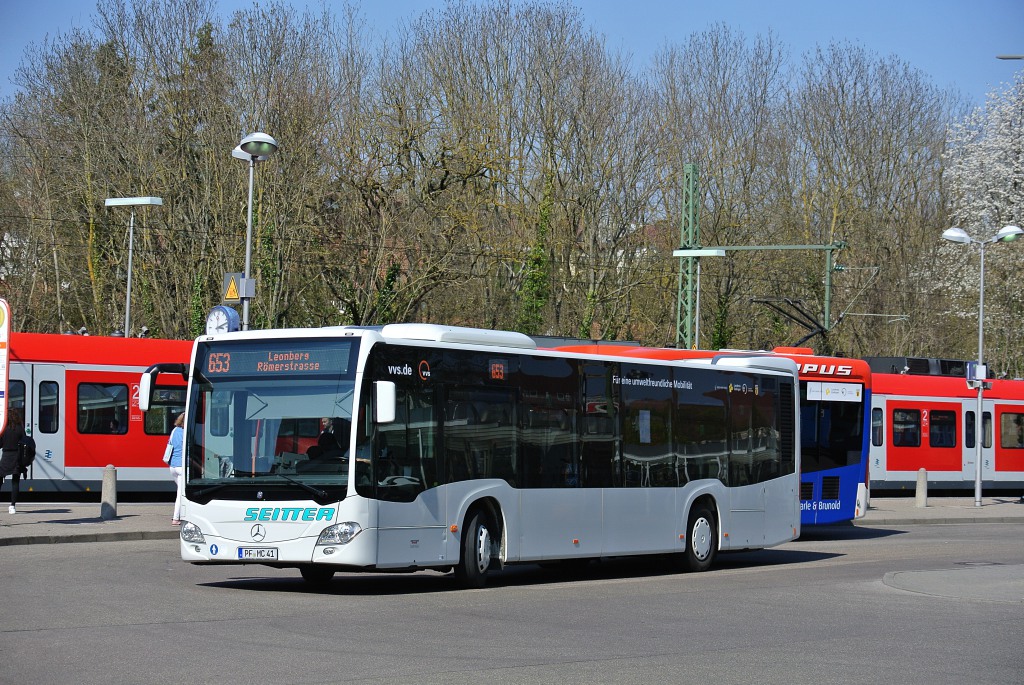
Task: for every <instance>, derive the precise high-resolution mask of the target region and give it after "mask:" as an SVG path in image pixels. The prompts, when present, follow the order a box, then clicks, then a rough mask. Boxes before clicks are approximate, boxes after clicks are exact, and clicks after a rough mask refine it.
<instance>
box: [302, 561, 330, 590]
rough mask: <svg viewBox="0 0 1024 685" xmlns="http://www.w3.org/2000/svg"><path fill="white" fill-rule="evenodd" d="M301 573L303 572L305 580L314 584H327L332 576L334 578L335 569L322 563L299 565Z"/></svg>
mask: <svg viewBox="0 0 1024 685" xmlns="http://www.w3.org/2000/svg"><path fill="white" fill-rule="evenodd" d="M299 573H301V574H302V579H303V580H304V581H306V582H307V583H312V584H314V585H326V584H327V583H329V582H331V579H332V578H334V569H333V568H331V567H330V566H323V565H322V564H310V565H309V566H301V567H299Z"/></svg>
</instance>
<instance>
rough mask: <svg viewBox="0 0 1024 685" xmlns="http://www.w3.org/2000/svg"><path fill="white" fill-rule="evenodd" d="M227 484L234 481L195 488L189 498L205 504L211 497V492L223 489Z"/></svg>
mask: <svg viewBox="0 0 1024 685" xmlns="http://www.w3.org/2000/svg"><path fill="white" fill-rule="evenodd" d="M229 485H234V483H218V484H217V485H211V486H209V487H206V488H203V489H202V490H196V491H195V492H194V493H192V495H191V499H192V500H193V501H195V502H199V503H200V504H207V503H209V501H210V500H211V499H213V497H212V495H213V493H215V492H217V491H218V490H223V489H224V488H226V487H228V486H229Z"/></svg>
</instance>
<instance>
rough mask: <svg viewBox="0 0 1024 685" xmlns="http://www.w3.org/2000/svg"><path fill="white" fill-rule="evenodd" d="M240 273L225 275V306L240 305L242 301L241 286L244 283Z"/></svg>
mask: <svg viewBox="0 0 1024 685" xmlns="http://www.w3.org/2000/svg"><path fill="white" fill-rule="evenodd" d="M243 275H244V274H240V273H226V274H224V287H223V289H222V290H221V292H222V293H223V294H224V295H223V300H224V303H225V304H238V303H239V302H241V301H242V293H241V290H240V288H239V286H240V285H241V283H242V276H243Z"/></svg>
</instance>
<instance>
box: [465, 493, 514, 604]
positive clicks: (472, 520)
mask: <svg viewBox="0 0 1024 685" xmlns="http://www.w3.org/2000/svg"><path fill="white" fill-rule="evenodd" d="M500 521H501V515H500V509H499V507H498V505H497V503H496V502H494V501H493V500H491V499H483V500H480V501H478V502H474V503H473V505H472V506H470V507H469V508H468V509H467V511H466V517H465V519H464V521H463V524H462V529H461V539H460V543H459V551H460V554H459V563H458V564H457V565H456V566H455V577H456V578H457V579H458V580H459V582H460V583H461V584H462V585H464V586H466V587H472V588H482V587H483V586H484V585H485V584H486V582H487V573H488V572H489V571H491V570H493V569H494V568H495V567H496V566H497V565H498V564H500V550H501V547H502V529H501V525H500V523H499V522H500Z"/></svg>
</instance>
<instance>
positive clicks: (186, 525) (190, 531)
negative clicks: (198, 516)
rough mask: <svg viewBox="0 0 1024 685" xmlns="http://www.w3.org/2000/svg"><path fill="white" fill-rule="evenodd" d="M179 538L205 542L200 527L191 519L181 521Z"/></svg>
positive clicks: (187, 540)
mask: <svg viewBox="0 0 1024 685" xmlns="http://www.w3.org/2000/svg"><path fill="white" fill-rule="evenodd" d="M181 539H182V540H184V541H185V542H206V538H204V537H203V531H202V529H201V528H200V527H199V526H197V525H196V524H194V523H192V522H191V521H182V522H181Z"/></svg>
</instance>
